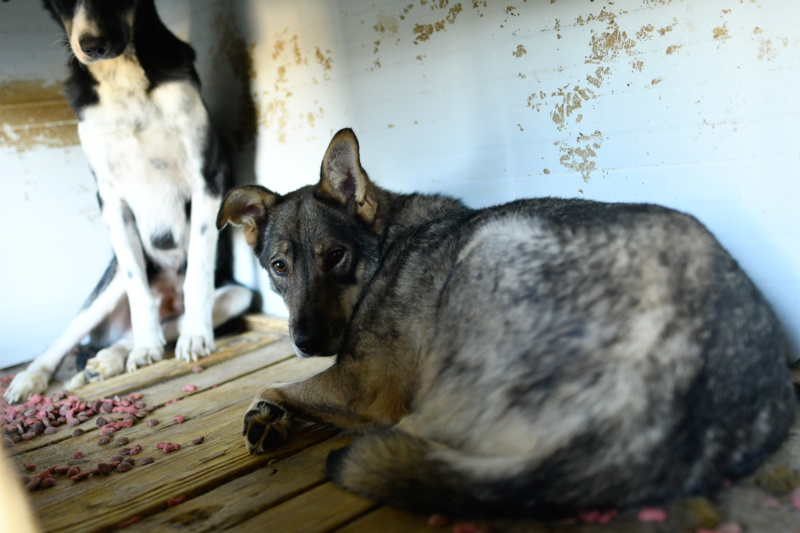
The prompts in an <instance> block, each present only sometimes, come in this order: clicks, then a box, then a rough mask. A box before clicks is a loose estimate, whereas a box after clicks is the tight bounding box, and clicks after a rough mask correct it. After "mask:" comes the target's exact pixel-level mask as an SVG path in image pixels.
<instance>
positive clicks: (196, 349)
mask: <svg viewBox="0 0 800 533" xmlns="http://www.w3.org/2000/svg"><path fill="white" fill-rule="evenodd" d="M216 349H217V348H216V346H215V345H214V335H213V333H212V334H210V335H191V334H183V335H181V336H180V338H179V339H178V343H177V344H176V345H175V357H177V358H178V359H180V360H182V361H186V362H187V363H188V362H194V361H197V360H198V359H199V358H201V357H205V356H207V355H208V354H210V353H211V352H213V351H214V350H216Z"/></svg>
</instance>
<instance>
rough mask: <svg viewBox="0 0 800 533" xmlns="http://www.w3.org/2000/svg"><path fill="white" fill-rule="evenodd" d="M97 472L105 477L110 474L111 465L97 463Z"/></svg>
mask: <svg viewBox="0 0 800 533" xmlns="http://www.w3.org/2000/svg"><path fill="white" fill-rule="evenodd" d="M97 470H99V471H100V473H101V474H103V475H104V476H107V475H109V474H110V473H111V465H109V464H108V463H97Z"/></svg>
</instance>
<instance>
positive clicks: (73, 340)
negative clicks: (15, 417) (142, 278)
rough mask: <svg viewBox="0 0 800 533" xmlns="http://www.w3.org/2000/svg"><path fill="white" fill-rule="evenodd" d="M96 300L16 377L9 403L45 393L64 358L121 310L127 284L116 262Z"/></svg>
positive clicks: (110, 269) (6, 393)
mask: <svg viewBox="0 0 800 533" xmlns="http://www.w3.org/2000/svg"><path fill="white" fill-rule="evenodd" d="M112 269H114V270H113V271H112ZM92 296H93V298H91V297H90V301H89V302H88V303H87V304H86V305H85V306H84V308H83V309H81V311H80V312H79V313H78V315H77V316H76V317H75V318H74V319H73V320H72V322H70V324H69V326H67V329H66V330H65V331H64V333H63V334H61V336H60V337H59V338H58V340H56V342H54V343H53V345H52V346H51V347H50V348H49V349H48V350H47V351H46V352H44V353H43V354H41V355H40V356H38V357H37V358H36V359H34V360H33V361H32V362H31V364H30V365H28V368H27V369H25V370H24V371H22V372H19V373H18V374H17V375H16V376H15V377H14V379H13V381H12V382H11V384H10V385H9V386H8V389H7V390H6V392H5V395H4V397H5V399H6V400H8V401H9V402H18V401H21V400H26V399H27V398H29V397H30V396H32V395H33V394H37V393H42V392H44V391H45V390H46V389H47V385H48V383H50V379H51V378H52V376H53V373H54V372H55V370H56V368H57V367H58V365H59V363H60V362H61V360H62V359H63V358H64V356H65V355H66V354H67V353H69V351H70V350H72V349H73V348H74V347H75V346H76V345H77V344H78V343H80V342H81V341H82V340H83V339H84V338H85V337H86V336H87V335H89V334H90V333H91V332H92V330H93V329H94V328H95V327H97V326H98V325H99V324H100V323H101V322H103V320H105V319H106V317H107V316H108V315H109V314H110V313H111V312H113V310H114V309H115V308H117V307H118V304H119V302H120V300H121V299H123V298H124V297H125V280H124V277H123V276H122V273H121V272H120V270H119V269H118V268H116V262H114V261H112V263H111V265H110V266H109V270H108V271H107V272H106V275H105V276H104V279H103V280H101V283H100V284H99V285H98V287H97V289H95V292H94V293H93V294H92Z"/></svg>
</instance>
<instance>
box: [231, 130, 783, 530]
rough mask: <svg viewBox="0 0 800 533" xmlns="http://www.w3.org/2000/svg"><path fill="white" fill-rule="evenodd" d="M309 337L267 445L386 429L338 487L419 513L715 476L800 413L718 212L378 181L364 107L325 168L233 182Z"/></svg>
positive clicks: (268, 406) (674, 484) (748, 463)
mask: <svg viewBox="0 0 800 533" xmlns="http://www.w3.org/2000/svg"><path fill="white" fill-rule="evenodd" d="M228 223H232V224H235V225H241V226H243V227H244V230H245V234H246V237H247V240H248V242H249V244H250V245H251V246H252V248H253V250H254V252H255V255H256V257H257V258H258V260H259V261H260V262H261V264H262V265H263V267H264V268H265V269H266V270H267V271H268V272H269V276H270V279H271V283H272V286H273V288H274V290H275V291H276V292H277V293H279V294H280V295H281V296H282V297H283V299H284V301H285V302H286V305H287V307H288V309H289V313H290V318H289V330H290V337H291V339H292V342H293V344H294V348H295V351H296V352H297V354H298V355H299V356H301V357H306V356H334V355H335V356H336V362H335V364H334V365H333V366H332V367H330V368H329V369H328V370H326V371H324V372H322V373H320V374H318V375H316V376H314V377H312V378H310V379H308V380H306V381H302V382H297V383H289V384H274V385H271V386H268V387H265V388H263V389H262V390H260V391H259V392H258V394H257V395H256V397H255V399H254V400H253V403H252V404H251V405H250V407H249V408H248V410H247V412H246V414H245V418H244V431H243V434H244V436H245V440H246V444H247V447H248V448H249V450H250V451H251V453H256V452H262V451H264V450H266V449H268V448H270V447H272V446H275V445H277V444H280V443H281V442H282V441H283V440H284V439H286V438H287V436H288V434H289V430H290V423H291V419H292V417H294V416H297V417H300V418H304V419H310V420H316V421H319V422H322V423H325V424H329V425H333V426H338V427H340V428H346V429H351V430H359V431H365V432H366V434H365V435H363V436H361V437H356V438H355V439H354V441H353V443H352V444H351V445H350V446H349V447H347V448H345V449H343V450H339V451H336V452H332V453H331V455H330V456H329V457H328V462H327V472H328V475H329V476H330V478H331V479H332V480H333V481H334V482H336V483H337V484H339V485H340V486H342V487H344V488H346V489H349V490H351V491H354V492H356V493H358V494H361V495H363V496H366V497H368V498H372V499H374V500H378V501H380V502H385V503H389V504H392V505H396V506H400V507H404V508H408V509H411V510H414V511H419V512H426V513H430V512H444V513H447V514H448V515H451V516H464V515H475V514H482V515H529V516H542V515H546V514H551V513H559V512H568V511H574V510H576V509H593V508H604V507H624V506H629V505H636V504H643V503H648V502H657V501H661V500H667V499H670V498H674V497H678V496H682V495H687V494H695V493H703V492H709V491H712V490H714V489H716V488H719V487H721V486H722V485H723V483H724V482H725V481H726V480H727V479H734V478H737V477H740V476H742V475H744V474H747V473H749V472H751V471H752V470H753V469H754V468H755V467H756V466H757V465H758V464H759V463H760V462H761V460H762V459H763V458H764V457H765V456H766V454H768V453H769V452H771V451H773V450H774V449H775V448H776V447H777V446H778V445H779V443H780V442H781V441H782V440H783V439H784V437H785V436H786V435H787V432H788V430H789V427H790V426H791V424H792V422H793V419H794V414H795V406H796V399H795V395H794V391H793V386H792V382H791V379H790V375H789V372H788V369H787V367H786V364H785V355H786V346H785V341H784V337H783V335H782V333H781V327H780V325H779V324H778V322H777V319H776V317H775V315H774V314H773V312H772V310H771V308H770V306H769V305H768V304H767V302H766V301H765V300H764V298H763V297H762V296H761V294H760V293H759V292H758V290H757V289H756V288H755V287H754V285H753V284H752V283H751V281H750V280H749V279H748V278H747V276H746V275H745V274H744V272H742V270H741V269H740V268H739V266H738V265H737V263H736V262H735V261H734V260H733V259H732V258H731V257H730V256H729V255H728V253H727V252H726V251H725V250H724V249H723V248H722V247H721V245H720V244H719V243H718V242H717V240H716V239H715V238H714V237H713V236H712V235H711V234H710V233H709V232H708V230H706V229H705V228H704V227H703V226H702V225H701V224H700V223H699V222H698V221H697V220H696V219H694V218H692V217H691V216H688V215H685V214H682V213H678V212H676V211H673V210H670V209H667V208H664V207H659V206H655V205H645V204H608V203H601V202H593V201H585V200H565V199H555V198H539V199H530V200H519V201H515V202H512V203H509V204H505V205H500V206H496V207H491V208H487V209H481V210H472V209H468V208H467V207H465V206H464V205H463V204H462V203H461V202H459V201H457V200H454V199H451V198H447V197H444V196H435V195H434V196H425V195H420V194H395V193H391V192H389V191H386V190H384V189H381V188H379V187H378V186H376V185H374V184H373V183H372V182H371V181H370V180H369V178H368V176H367V174H366V172H365V171H364V169H363V168H362V166H361V161H360V156H359V147H358V141H357V140H356V137H355V135H354V134H353V132H352V131H351V130H347V129H346V130H342V131H340V132H339V133H337V134H336V136H335V137H334V138H333V140H332V141H331V143H330V146H329V147H328V150H327V152H326V153H325V156H324V158H323V161H322V169H321V177H320V181H319V183H318V184H317V185H315V186H307V187H304V188H301V189H298V190H296V191H294V192H291V193H289V194H286V195H285V196H282V195H279V194H276V193H273V192H271V191H269V190H267V189H266V188H264V187H261V186H258V185H251V186H245V187H240V188H237V189H233V190H231V191H230V192H229V193H228V194H227V196H226V198H225V200H224V202H223V206H222V209H221V210H220V214H219V217H218V220H217V227H218V228H222V227H224V226H225V225H226V224H228Z"/></svg>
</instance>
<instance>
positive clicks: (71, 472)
mask: <svg viewBox="0 0 800 533" xmlns="http://www.w3.org/2000/svg"><path fill="white" fill-rule="evenodd" d="M80 471H81V467H79V466H77V465H76V466H71V467H70V469H69V470H67V476H69V477H73V476H77V475H78V474H79V473H80Z"/></svg>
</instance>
